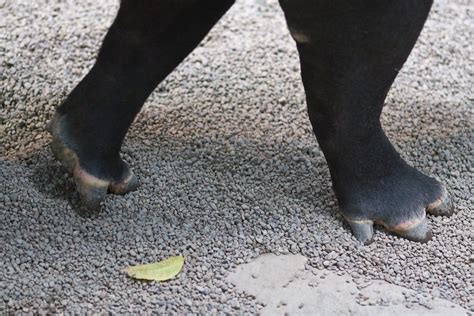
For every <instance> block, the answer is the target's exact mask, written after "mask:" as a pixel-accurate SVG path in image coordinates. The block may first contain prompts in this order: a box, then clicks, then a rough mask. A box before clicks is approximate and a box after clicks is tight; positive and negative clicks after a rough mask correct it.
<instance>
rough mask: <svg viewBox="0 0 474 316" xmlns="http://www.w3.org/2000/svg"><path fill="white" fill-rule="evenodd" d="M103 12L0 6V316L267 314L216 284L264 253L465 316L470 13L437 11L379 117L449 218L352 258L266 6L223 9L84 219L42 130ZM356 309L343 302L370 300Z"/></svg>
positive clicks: (97, 35)
mask: <svg viewBox="0 0 474 316" xmlns="http://www.w3.org/2000/svg"><path fill="white" fill-rule="evenodd" d="M117 5H118V3H117V1H92V0H89V1H86V0H84V1H75V2H72V1H46V0H38V1H29V0H23V1H20V0H2V1H0V41H1V42H0V49H1V51H0V53H1V55H0V57H1V59H0V67H1V68H0V76H1V77H0V78H1V82H0V97H1V103H2V107H1V109H0V111H1V112H0V114H1V130H0V133H1V141H0V152H1V158H0V159H1V160H0V225H1V226H0V244H1V248H0V252H1V253H0V258H1V266H0V296H1V297H0V311H1V312H2V313H4V312H7V311H10V312H14V311H24V312H27V311H43V312H55V311H56V312H61V311H65V312H69V313H71V312H77V313H83V312H87V311H89V312H91V311H95V312H101V311H113V312H141V311H144V310H145V309H148V310H149V311H150V310H155V311H161V312H165V311H166V312H184V311H192V312H201V313H203V312H238V313H243V312H245V313H254V312H256V311H259V310H261V311H265V309H266V308H268V304H269V303H268V302H265V301H264V299H263V298H261V297H258V293H252V292H251V291H243V289H242V287H239V285H238V284H235V285H233V284H232V282H230V281H229V280H228V277H229V273H230V272H232V271H234V270H235V268H236V267H238V266H241V264H243V263H245V262H249V261H251V260H253V259H255V258H258V257H259V255H261V254H264V253H279V254H288V253H293V254H300V255H302V256H304V257H305V258H307V261H306V263H305V267H306V270H305V271H306V272H307V273H312V274H314V273H316V275H320V274H321V273H323V274H324V273H327V275H329V274H331V275H332V274H334V273H335V274H336V275H338V276H339V274H342V275H341V276H340V277H344V278H346V279H344V280H347V282H349V283H348V288H352V287H354V286H356V285H359V286H360V284H366V283H367V282H369V283H374V284H378V283H377V282H378V281H376V280H383V281H385V282H388V283H391V284H393V285H398V286H403V287H405V288H408V289H410V290H409V291H408V290H407V292H406V293H408V294H406V297H405V299H404V300H401V301H397V302H398V304H399V305H400V310H406V309H407V308H408V309H410V308H413V310H414V311H416V310H418V309H419V308H425V309H426V310H427V311H429V310H430V308H433V306H434V305H430V304H429V303H426V298H427V297H430V298H431V297H439V298H442V299H446V300H448V301H450V302H452V304H453V305H452V306H454V307H453V311H454V310H456V311H461V309H460V308H461V307H462V308H464V309H465V310H471V311H472V310H473V309H474V303H473V301H472V294H473V289H474V288H473V282H472V281H473V277H472V264H473V261H474V257H473V254H472V243H473V240H472V237H473V233H472V223H473V218H472V212H471V209H472V208H473V196H474V195H473V185H472V183H473V181H472V180H473V171H474V169H473V165H474V164H473V163H474V161H473V156H472V152H473V146H472V143H473V142H472V141H473V138H474V137H473V136H474V131H473V128H472V126H473V124H472V122H473V106H472V101H473V95H472V85H473V80H472V75H473V69H472V64H473V62H474V60H473V56H474V50H473V45H472V38H473V27H472V15H473V9H472V5H470V4H469V1H436V3H435V5H434V8H433V10H432V12H431V15H430V18H429V21H428V22H427V25H426V27H425V29H424V31H423V34H422V36H421V38H420V41H419V42H418V44H417V46H416V48H415V50H414V52H413V54H412V55H411V56H410V58H409V60H408V62H407V64H406V65H405V67H404V68H403V70H402V72H401V74H400V76H399V77H398V78H397V81H396V83H395V85H394V87H393V88H392V90H391V92H390V94H389V97H388V99H387V105H386V108H385V110H384V114H383V118H382V120H383V124H384V126H385V128H386V130H387V134H388V135H389V137H390V138H391V139H392V141H393V142H394V143H395V144H396V146H397V148H399V149H400V151H401V152H403V156H404V157H405V158H406V159H407V160H408V161H409V162H410V163H411V164H413V165H414V166H416V167H417V168H419V169H420V170H422V171H424V172H426V173H427V174H430V175H433V176H435V177H437V178H438V179H440V180H441V181H442V182H444V183H445V184H446V185H447V187H448V188H449V190H450V192H451V194H452V196H453V200H454V202H455V204H456V210H455V214H454V215H453V216H452V217H450V218H441V217H439V218H438V217H432V216H430V217H429V221H430V224H431V225H432V227H433V230H434V233H435V236H434V238H433V240H432V241H430V242H429V243H428V244H425V245H422V244H418V243H413V242H409V241H406V240H403V239H399V238H397V237H395V236H392V235H387V234H385V233H383V232H381V231H379V232H377V233H376V236H375V242H374V243H373V244H371V245H369V246H366V247H362V248H360V247H358V246H357V244H356V242H355V239H354V238H353V237H352V235H351V233H350V232H349V230H348V227H347V226H346V225H344V224H343V222H342V220H341V217H340V215H338V213H337V203H336V200H335V197H334V194H333V193H332V191H331V189H330V187H331V183H330V178H329V173H328V170H327V168H326V164H325V161H324V158H323V156H322V154H321V151H320V149H319V147H318V145H317V143H316V140H315V138H314V136H313V135H312V132H311V127H310V124H309V121H308V119H307V116H306V113H305V101H304V93H303V90H302V86H301V83H300V75H299V66H298V59H297V55H296V51H295V45H294V43H293V42H292V41H291V39H290V37H289V35H288V32H287V30H286V26H285V23H284V20H283V16H282V12H281V11H280V9H279V7H278V6H277V4H276V2H275V1H273V0H272V1H268V2H267V1H263V0H255V1H253V0H252V1H251V0H244V1H238V3H237V4H236V5H235V7H234V8H232V10H231V11H230V12H229V13H228V14H227V15H226V16H225V17H224V19H223V20H222V21H221V22H220V23H219V24H218V25H217V26H216V27H215V28H214V29H213V31H212V32H211V34H210V35H209V36H208V37H207V38H206V40H205V41H204V42H203V44H202V45H201V46H200V47H199V48H198V49H196V51H195V52H194V53H193V54H192V55H191V56H190V57H189V58H187V59H186V61H185V62H184V63H183V64H182V65H181V66H179V67H178V69H177V70H176V71H175V72H173V73H172V74H171V75H170V76H169V77H168V78H167V80H165V82H163V83H162V84H160V85H159V87H158V88H157V89H156V91H155V92H154V93H153V95H152V96H151V97H150V98H149V100H148V102H147V103H146V106H145V108H144V110H143V112H142V113H141V114H140V115H139V117H138V118H137V120H136V122H135V124H134V125H133V128H132V129H131V131H130V133H129V135H128V137H127V139H126V142H125V144H124V148H123V154H124V158H125V160H127V161H128V162H129V164H130V165H131V166H132V167H133V168H134V171H135V173H136V174H137V175H138V176H139V177H140V180H141V183H142V184H141V187H140V188H139V190H138V191H136V192H134V193H131V194H128V195H127V196H125V197H118V196H109V197H108V198H107V201H106V206H105V207H104V208H103V209H102V211H101V212H100V213H98V214H91V213H88V212H85V211H84V210H83V209H81V207H80V206H78V203H77V195H76V193H75V191H74V185H73V182H72V180H71V179H70V178H69V177H68V176H67V175H66V174H65V173H64V171H63V169H62V168H61V167H60V166H59V165H58V164H57V162H55V161H54V159H53V157H52V154H51V151H50V148H49V147H48V143H49V141H50V137H49V135H48V134H47V133H46V132H45V131H44V127H45V124H46V122H47V121H48V120H49V118H50V117H51V115H52V114H53V110H54V108H55V107H56V106H57V105H59V104H60V102H61V100H63V99H64V97H65V96H66V95H67V93H68V92H69V91H70V90H71V89H72V88H73V87H74V85H75V84H77V82H78V81H79V80H80V79H81V78H82V77H83V76H84V75H85V74H86V73H87V71H88V69H90V67H91V65H92V63H93V61H94V56H95V54H96V52H97V49H98V47H99V44H100V42H101V39H102V37H103V36H104V34H105V32H106V29H107V27H108V26H109V25H110V22H111V20H112V19H113V16H114V14H115V11H116V9H117ZM175 254H182V255H184V256H186V264H185V268H184V271H183V272H182V273H181V274H179V276H178V277H177V278H176V279H175V280H173V281H170V282H168V283H163V284H155V283H140V282H136V281H134V280H131V279H128V278H127V277H126V276H125V275H124V273H122V272H121V270H122V269H123V268H125V267H126V266H128V265H130V264H136V263H144V262H152V261H157V260H160V259H163V258H165V257H167V256H170V255H175ZM257 262H258V261H257ZM268 269H269V270H270V269H272V266H271V265H270V266H269V267H268ZM320 269H325V270H324V271H323V270H320ZM271 271H273V273H274V274H275V275H278V274H279V271H278V269H276V268H275V269H272V270H271ZM313 272H314V273H313ZM362 290H363V286H362V289H361V291H362ZM395 292H396V291H395ZM410 293H411V294H410ZM346 294H347V293H346ZM358 295H359V294H358V293H355V294H354V295H353V296H351V295H349V296H346V295H343V294H341V298H344V299H345V300H350V298H351V297H353V300H354V301H353V302H351V303H354V302H355V304H357V306H364V304H365V305H369V302H375V303H373V304H375V305H377V306H378V305H380V304H382V303H380V301H377V300H375V301H370V300H369V302H366V301H364V299H363V298H362V299H361V298H360V297H359V296H358ZM255 296H257V297H256V298H255ZM394 301H396V300H394ZM377 302H378V303H377ZM264 304H267V306H266V307H264ZM373 304H372V305H369V306H374V305H373ZM448 305H449V304H448ZM346 312H347V311H346ZM335 313H336V312H335ZM453 314H454V312H453Z"/></svg>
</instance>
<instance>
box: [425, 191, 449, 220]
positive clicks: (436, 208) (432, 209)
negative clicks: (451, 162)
mask: <svg viewBox="0 0 474 316" xmlns="http://www.w3.org/2000/svg"><path fill="white" fill-rule="evenodd" d="M426 211H427V212H428V213H429V214H432V215H440V216H451V215H452V214H453V211H454V207H453V203H452V200H451V198H450V197H449V194H448V191H447V190H446V189H444V188H443V194H442V195H441V197H440V198H439V199H437V200H436V201H434V202H433V203H431V204H429V205H428V206H427V207H426Z"/></svg>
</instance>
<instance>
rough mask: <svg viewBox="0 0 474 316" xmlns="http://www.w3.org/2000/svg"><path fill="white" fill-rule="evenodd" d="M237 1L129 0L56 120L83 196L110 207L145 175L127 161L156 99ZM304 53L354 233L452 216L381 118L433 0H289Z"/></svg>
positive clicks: (308, 84)
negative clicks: (135, 126) (130, 141)
mask: <svg viewBox="0 0 474 316" xmlns="http://www.w3.org/2000/svg"><path fill="white" fill-rule="evenodd" d="M232 4H233V1H232V0H215V1H212V0H122V2H121V5H120V9H119V12H118V15H117V17H116V19H115V21H114V23H113V25H112V26H111V28H110V30H109V31H108V33H107V35H106V37H105V39H104V42H103V44H102V47H101V49H100V52H99V55H98V57H97V61H96V63H95V65H94V66H93V68H92V69H91V70H90V72H89V73H88V74H87V75H86V76H85V78H84V79H83V80H82V81H81V82H80V83H79V84H78V85H77V87H76V88H75V89H74V90H73V91H72V92H71V94H70V95H69V96H68V97H67V99H66V100H65V101H64V103H63V104H62V105H61V106H60V107H59V108H58V109H57V112H56V114H55V116H54V118H53V119H52V121H51V125H50V128H49V129H50V132H51V134H52V136H53V141H52V148H53V151H54V153H55V156H56V157H57V159H59V161H60V162H61V163H62V164H63V165H64V166H65V167H66V168H67V169H68V171H69V172H70V173H71V174H72V175H73V176H74V179H75V182H76V184H77V189H78V191H79V193H80V195H81V198H82V200H83V201H84V203H85V204H86V205H87V206H88V207H90V208H93V209H97V208H99V207H100V203H101V201H103V199H104V197H105V195H106V194H107V193H108V192H111V193H115V194H125V193H127V192H129V191H131V190H135V189H137V187H138V179H137V178H136V176H135V175H134V174H133V173H132V171H131V170H130V169H129V168H128V166H127V165H126V164H125V163H124V162H123V161H122V159H121V158H120V154H119V152H120V147H121V145H122V142H123V139H124V137H125V134H126V133H127V130H128V128H129V127H130V125H131V123H132V121H133V119H134V118H135V116H136V114H137V113H138V112H139V111H140V108H141V107H142V105H143V103H144V102H145V100H146V98H147V97H148V96H149V95H150V93H151V92H152V91H153V89H154V88H155V87H156V86H157V85H158V83H160V81H162V80H163V79H164V78H165V77H166V76H167V75H168V74H169V73H170V72H171V71H172V70H173V69H174V68H175V67H176V66H177V65H178V64H179V63H180V62H181V61H182V60H183V59H184V58H185V57H186V56H187V55H188V54H189V53H190V52H191V51H192V50H193V48H194V47H196V46H197V45H198V44H199V42H200V41H201V40H202V39H203V38H204V36H205V35H206V34H207V33H208V31H209V30H210V29H211V28H212V26H213V25H214V24H215V23H216V22H217V21H218V20H219V18H221V16H222V15H223V14H224V13H225V12H226V11H227V10H228V9H229V8H230V7H231V6H232ZM280 4H281V7H282V8H283V11H284V13H285V16H286V19H287V23H288V27H289V29H290V33H291V35H292V36H293V38H294V39H295V41H296V44H297V48H298V52H299V55H300V61H301V72H302V78H303V84H304V88H305V91H306V96H307V104H308V113H309V118H310V120H311V123H312V126H313V130H314V133H315V134H316V137H317V139H318V142H319V144H320V146H321V148H322V151H323V152H324V155H325V157H326V160H327V162H328V165H329V169H330V172H331V176H332V182H333V188H334V190H335V192H336V195H337V199H338V201H339V205H340V210H341V212H342V214H343V216H344V218H345V219H346V220H347V222H348V223H349V224H350V226H351V228H352V231H353V233H354V235H355V237H356V238H357V239H358V240H359V241H360V242H362V243H368V242H370V241H371V239H372V235H373V225H374V224H380V225H383V226H384V227H385V228H386V229H387V230H388V231H391V232H393V233H395V234H397V235H399V236H402V237H405V238H407V239H410V240H414V241H421V242H426V241H428V240H429V239H430V238H431V236H432V234H431V230H430V228H429V226H428V223H427V219H426V212H428V213H431V214H434V215H450V214H451V213H452V206H451V203H450V199H449V197H448V194H447V191H446V189H445V188H444V187H443V185H441V184H440V183H439V182H438V181H436V180H435V179H433V178H430V177H428V176H426V175H424V174H422V173H421V172H419V171H417V170H416V169H414V168H413V167H411V166H409V165H408V164H407V163H406V162H405V161H404V160H403V159H402V158H401V157H400V155H399V154H398V153H397V152H396V150H395V149H394V148H393V146H392V144H391V143H390V142H389V140H388V139H387V137H386V136H385V134H384V131H383V130H382V127H381V125H380V120H379V119H380V113H381V111H382V107H383V103H384V100H385V97H386V95H387V92H388V90H389V89H390V86H391V85H392V82H393V80H394V79H395V77H396V76H397V73H398V71H399V70H400V68H401V67H402V65H403V63H404V62H405V60H406V59H407V57H408V55H409V53H410V51H411V49H412V48H413V45H414V44H415V42H416V39H417V38H418V35H419V33H420V31H421V29H422V27H423V24H424V22H425V20H426V18H427V15H428V12H429V10H430V7H431V0H403V1H400V0H347V1H345V0H280Z"/></svg>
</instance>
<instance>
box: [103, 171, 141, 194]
mask: <svg viewBox="0 0 474 316" xmlns="http://www.w3.org/2000/svg"><path fill="white" fill-rule="evenodd" d="M138 185H139V181H138V178H137V176H136V175H135V174H133V172H131V171H129V175H128V176H127V177H126V178H125V180H123V181H119V182H111V183H110V186H109V191H110V193H113V194H119V195H123V194H125V193H127V192H130V191H135V190H136V189H137V188H138Z"/></svg>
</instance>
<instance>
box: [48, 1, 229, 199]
mask: <svg viewBox="0 0 474 316" xmlns="http://www.w3.org/2000/svg"><path fill="white" fill-rule="evenodd" d="M233 2H234V1H233V0H222V1H213V0H122V2H121V5H120V9H119V12H118V15H117V17H116V19H115V21H114V23H113V25H112V26H111V28H110V30H109V32H108V33H107V35H106V37H105V39H104V42H103V44H102V47H101V49H100V52H99V55H98V58H97V61H96V63H95V65H94V67H93V68H92V69H91V71H90V72H89V73H88V74H87V76H86V77H85V78H84V79H83V80H82V81H81V82H80V83H79V84H78V86H77V87H76V88H75V89H74V90H73V91H72V92H71V94H70V95H69V96H68V98H67V99H66V101H65V102H64V103H63V104H62V105H61V106H60V107H59V108H58V110H57V113H56V115H55V117H54V118H53V120H52V123H51V126H50V131H51V133H52V134H53V144H52V145H53V151H54V152H55V155H56V157H57V158H58V159H59V160H60V161H61V162H62V163H63V164H64V165H65V166H66V167H67V168H68V170H69V171H70V172H71V173H73V175H74V178H75V181H76V184H77V187H78V190H79V192H80V194H81V197H82V198H83V200H84V201H85V203H86V204H87V205H88V206H89V207H91V208H96V207H98V206H99V204H100V202H101V201H102V200H103V199H104V197H105V194H106V193H107V191H111V192H113V193H117V194H124V193H126V192H128V191H130V190H133V189H135V188H136V187H137V186H138V181H137V179H136V177H135V176H134V175H133V173H132V172H131V171H130V170H129V168H128V167H127V166H126V164H125V163H124V162H123V161H122V160H121V158H120V155H119V151H120V147H121V145H122V142H123V139H124V137H125V134H126V133H127V130H128V128H129V127H130V125H131V123H132V121H133V120H134V118H135V116H136V114H137V113H138V112H139V111H140V108H141V107H142V105H143V103H144V102H145V100H146V98H147V97H148V96H149V94H150V93H151V92H152V91H153V89H154V88H155V87H156V85H157V84H158V83H159V82H160V81H162V80H163V79H164V78H165V77H166V76H167V75H168V74H169V73H170V72H171V71H172V70H173V69H174V68H175V67H176V66H177V65H178V64H179V63H180V62H181V61H182V60H183V59H184V58H185V57H186V56H187V55H188V54H189V53H190V52H191V51H192V50H193V49H194V47H196V46H197V45H198V43H199V42H200V41H201V40H202V39H203V38H204V36H205V35H206V34H207V33H208V31H209V30H210V29H211V28H212V26H213V25H214V24H215V23H216V22H217V21H218V20H219V19H220V17H221V16H222V15H223V14H224V13H225V12H226V11H227V10H228V9H229V8H230V7H231V6H232V4H233Z"/></svg>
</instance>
